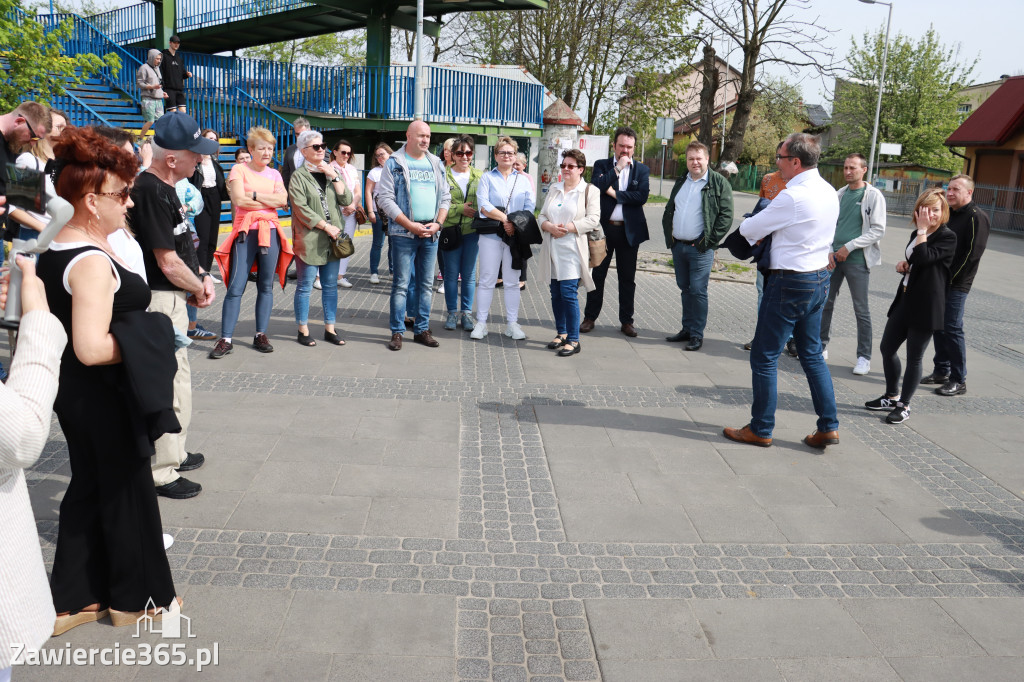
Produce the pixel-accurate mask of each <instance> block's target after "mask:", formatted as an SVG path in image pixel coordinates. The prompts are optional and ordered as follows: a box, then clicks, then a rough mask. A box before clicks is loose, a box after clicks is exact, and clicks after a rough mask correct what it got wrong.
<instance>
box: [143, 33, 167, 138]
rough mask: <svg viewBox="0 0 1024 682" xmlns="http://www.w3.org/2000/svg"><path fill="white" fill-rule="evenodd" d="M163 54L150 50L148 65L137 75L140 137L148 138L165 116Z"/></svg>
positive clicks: (147, 59)
mask: <svg viewBox="0 0 1024 682" xmlns="http://www.w3.org/2000/svg"><path fill="white" fill-rule="evenodd" d="M162 59H163V54H161V52H160V50H156V49H153V50H150V51H149V56H148V57H147V58H146V63H145V64H143V65H142V66H140V67H139V70H138V72H137V73H136V75H135V82H136V83H138V85H139V99H140V100H141V102H142V133H141V134H140V137H145V136H146V131H147V130H149V129H150V127H151V126H152V125H153V123H155V122H156V120H157V119H158V118H160V117H161V116H163V115H164V98H165V97H167V95H166V94H165V93H164V88H163V83H164V79H163V77H162V76H161V75H160V61H161V60H162Z"/></svg>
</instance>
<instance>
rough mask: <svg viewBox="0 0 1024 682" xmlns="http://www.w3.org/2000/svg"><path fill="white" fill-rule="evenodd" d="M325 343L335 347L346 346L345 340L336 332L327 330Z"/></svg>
mask: <svg viewBox="0 0 1024 682" xmlns="http://www.w3.org/2000/svg"><path fill="white" fill-rule="evenodd" d="M324 341H327V342H328V343H333V344H334V345H335V346H344V345H345V340H344V339H342V338H341V337H340V336H338V335H337V334H335V333H334V332H329V331H327V330H326V329H325V330H324Z"/></svg>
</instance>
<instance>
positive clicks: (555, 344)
mask: <svg viewBox="0 0 1024 682" xmlns="http://www.w3.org/2000/svg"><path fill="white" fill-rule="evenodd" d="M565 339H566V337H564V336H556V337H555V340H554V341H552V342H551V343H549V344H548V350H558V349H559V348H561V347H562V346H564V345H565Z"/></svg>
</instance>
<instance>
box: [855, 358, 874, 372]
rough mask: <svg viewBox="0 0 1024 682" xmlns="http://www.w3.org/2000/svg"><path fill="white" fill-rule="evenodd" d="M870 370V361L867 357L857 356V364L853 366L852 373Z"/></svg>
mask: <svg viewBox="0 0 1024 682" xmlns="http://www.w3.org/2000/svg"><path fill="white" fill-rule="evenodd" d="M870 371H871V361H870V360H868V359H867V358H857V365H856V366H855V367H854V368H853V373H854V374H860V375H862V376H863V375H864V374H867V373H868V372H870Z"/></svg>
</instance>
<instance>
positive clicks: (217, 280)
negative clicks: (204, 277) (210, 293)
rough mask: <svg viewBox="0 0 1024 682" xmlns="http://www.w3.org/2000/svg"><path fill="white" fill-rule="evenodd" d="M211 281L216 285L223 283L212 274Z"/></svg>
mask: <svg viewBox="0 0 1024 682" xmlns="http://www.w3.org/2000/svg"><path fill="white" fill-rule="evenodd" d="M210 281H211V282H213V283H214V284H220V283H221V281H220V280H219V279H217V275H215V274H213V273H212V272H211V273H210Z"/></svg>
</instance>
